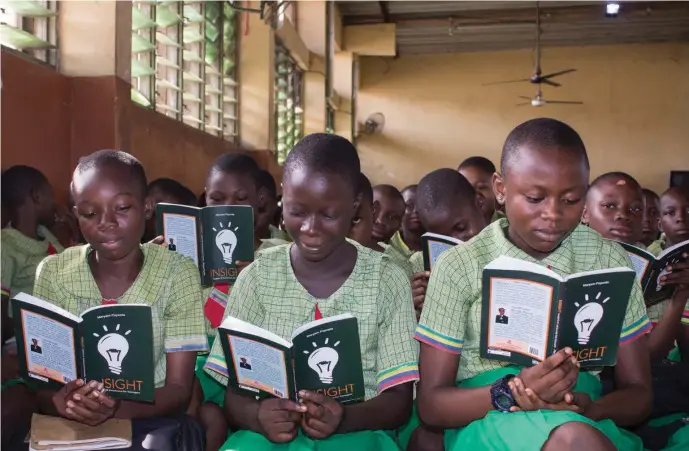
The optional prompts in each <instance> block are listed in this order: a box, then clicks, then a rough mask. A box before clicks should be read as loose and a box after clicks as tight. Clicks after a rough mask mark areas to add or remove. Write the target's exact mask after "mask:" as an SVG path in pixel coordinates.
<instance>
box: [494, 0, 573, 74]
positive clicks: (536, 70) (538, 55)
mask: <svg viewBox="0 0 689 451" xmlns="http://www.w3.org/2000/svg"><path fill="white" fill-rule="evenodd" d="M574 71H576V69H565V70H561V71H558V72H553V73H550V74H545V75H543V73H542V72H541V7H540V4H539V2H536V65H535V67H534V73H533V75H531V76H530V77H529V78H519V79H517V80H507V81H495V82H492V83H484V85H483V86H491V85H502V84H506V83H520V82H525V81H528V82H529V83H534V84H538V85H539V86H540V85H541V83H545V84H547V85H550V86H555V87H558V86H562V85H561V84H560V83H558V82H556V81H553V80H551V78H554V77H558V76H560V75H564V74H569V73H570V72H574Z"/></svg>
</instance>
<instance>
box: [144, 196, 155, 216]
mask: <svg viewBox="0 0 689 451" xmlns="http://www.w3.org/2000/svg"><path fill="white" fill-rule="evenodd" d="M153 210H155V205H153V198H152V197H151V196H146V198H145V199H144V219H146V221H148V220H149V219H151V218H152V217H153Z"/></svg>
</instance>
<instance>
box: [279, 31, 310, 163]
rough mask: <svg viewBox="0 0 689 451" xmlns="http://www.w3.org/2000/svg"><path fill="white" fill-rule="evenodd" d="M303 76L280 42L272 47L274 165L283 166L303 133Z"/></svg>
mask: <svg viewBox="0 0 689 451" xmlns="http://www.w3.org/2000/svg"><path fill="white" fill-rule="evenodd" d="M302 80H303V73H302V71H301V69H300V68H299V66H297V64H296V63H295V62H294V60H293V59H292V57H290V55H289V52H288V51H287V49H285V48H284V47H283V46H282V45H281V44H280V43H279V42H277V43H276V45H275V119H276V120H275V123H276V127H275V133H276V135H275V144H276V150H277V162H278V163H279V164H284V163H285V159H286V158H287V154H288V153H289V151H290V150H292V147H294V145H295V144H296V143H297V141H299V140H300V139H301V138H302V136H303V134H304V108H303V104H302V86H303V82H302Z"/></svg>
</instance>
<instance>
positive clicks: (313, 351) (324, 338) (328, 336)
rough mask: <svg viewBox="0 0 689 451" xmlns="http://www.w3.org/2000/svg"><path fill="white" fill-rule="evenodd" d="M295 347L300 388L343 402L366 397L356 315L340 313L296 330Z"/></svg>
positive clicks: (356, 400)
mask: <svg viewBox="0 0 689 451" xmlns="http://www.w3.org/2000/svg"><path fill="white" fill-rule="evenodd" d="M292 346H293V347H292V354H293V356H294V375H295V377H294V378H295V381H296V385H297V391H299V390H311V391H315V392H317V393H322V394H324V395H326V396H329V397H331V398H333V399H336V400H337V401H338V402H340V403H341V404H351V403H357V402H361V401H363V400H364V398H365V395H366V393H365V388H364V373H363V370H362V367H361V348H360V341H359V328H358V325H357V320H356V318H355V317H353V316H351V315H338V316H334V317H330V318H324V319H322V320H319V321H315V322H312V323H309V324H307V325H305V326H303V327H301V328H299V329H297V330H296V331H295V333H294V335H293V338H292Z"/></svg>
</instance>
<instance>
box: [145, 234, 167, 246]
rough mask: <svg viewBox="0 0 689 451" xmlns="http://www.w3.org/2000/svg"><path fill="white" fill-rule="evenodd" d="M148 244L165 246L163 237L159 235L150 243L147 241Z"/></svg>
mask: <svg viewBox="0 0 689 451" xmlns="http://www.w3.org/2000/svg"><path fill="white" fill-rule="evenodd" d="M148 244H158V245H162V244H165V237H164V236H163V235H159V236H157V237H155V238H153V239H152V240H151V241H149V242H148Z"/></svg>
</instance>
